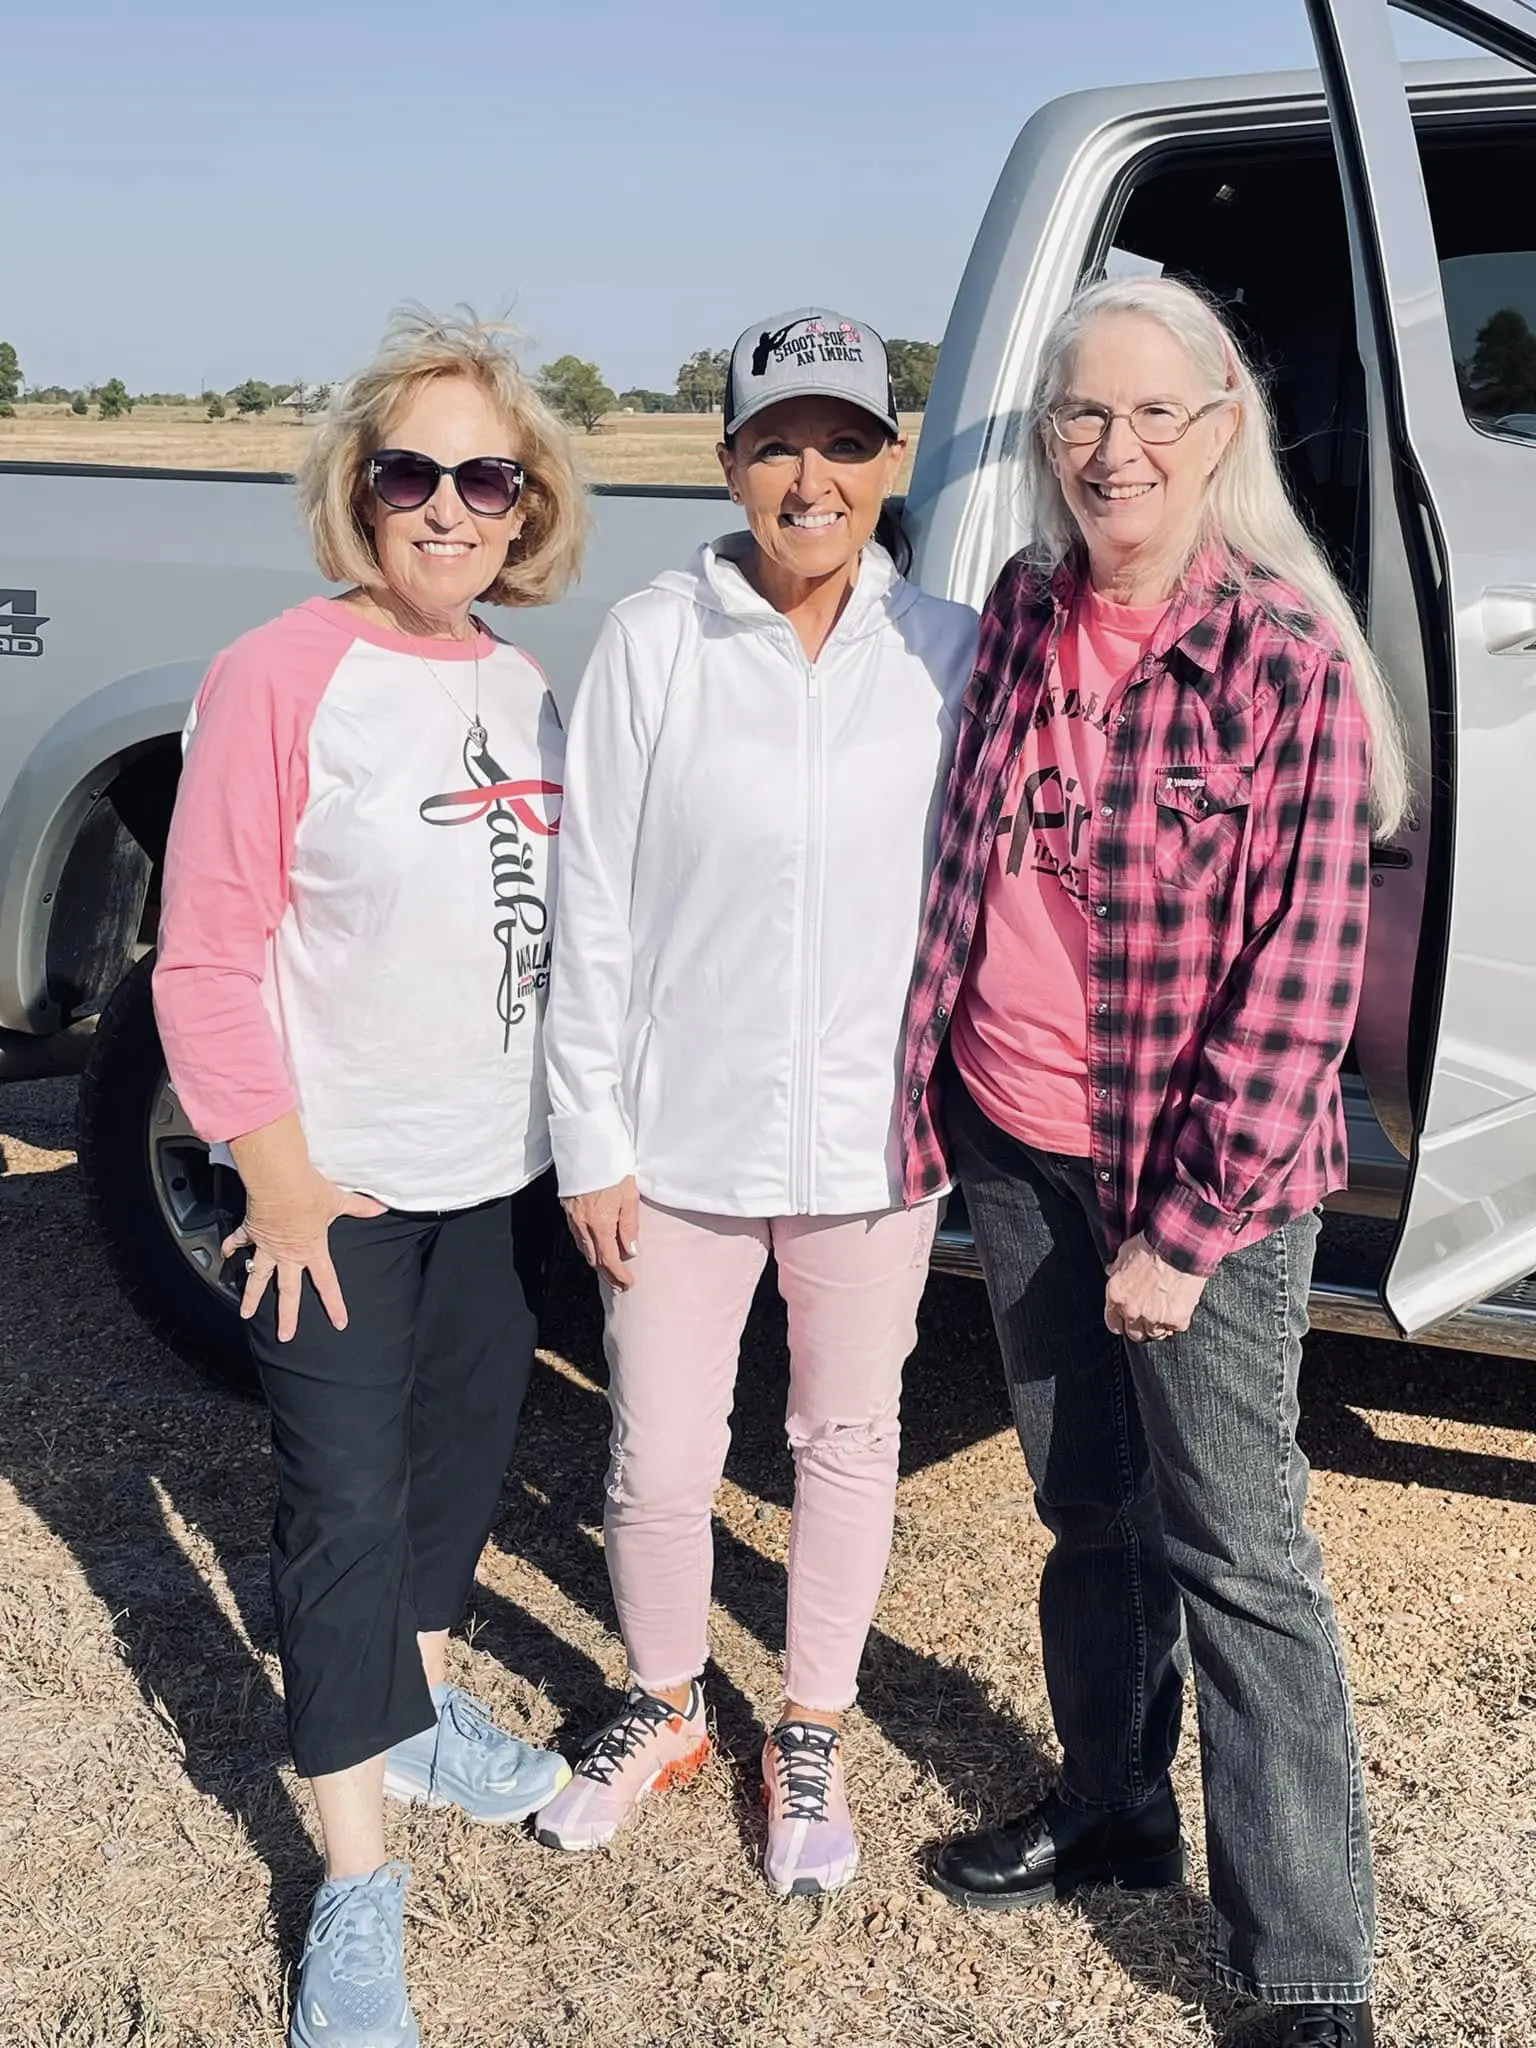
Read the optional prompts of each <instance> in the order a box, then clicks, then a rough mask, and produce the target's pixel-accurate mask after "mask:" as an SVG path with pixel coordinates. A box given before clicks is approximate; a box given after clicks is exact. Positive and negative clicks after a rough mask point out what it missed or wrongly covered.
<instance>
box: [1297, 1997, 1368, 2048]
mask: <svg viewBox="0 0 1536 2048" xmlns="http://www.w3.org/2000/svg"><path fill="white" fill-rule="evenodd" d="M1359 2038H1360V2036H1359V2034H1358V2032H1357V2031H1356V2027H1355V2008H1354V2007H1353V2006H1352V2005H1322V2006H1319V2007H1318V2008H1317V2010H1316V2012H1307V2013H1303V2014H1302V2015H1301V2017H1300V2018H1299V2019H1297V2020H1296V2021H1295V2022H1294V2023H1293V2025H1292V2027H1291V2032H1290V2035H1289V2040H1290V2042H1291V2048H1356V2043H1357V2042H1358V2041H1359Z"/></svg>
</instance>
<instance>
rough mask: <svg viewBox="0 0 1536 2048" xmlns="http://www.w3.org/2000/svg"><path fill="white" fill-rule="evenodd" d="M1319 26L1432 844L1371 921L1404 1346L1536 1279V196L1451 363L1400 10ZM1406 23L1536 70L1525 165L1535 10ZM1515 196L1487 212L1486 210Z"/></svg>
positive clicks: (1436, 207)
mask: <svg viewBox="0 0 1536 2048" xmlns="http://www.w3.org/2000/svg"><path fill="white" fill-rule="evenodd" d="M1307 7H1308V13H1309V15H1310V17H1311V21H1312V28H1313V33H1314V36H1315V37H1316V41H1317V47H1318V55H1319V59H1320V61H1321V65H1322V71H1323V78H1324V83H1325V85H1326V88H1327V94H1328V105H1329V113H1330V116H1331V120H1332V125H1333V130H1334V136H1335V143H1336V147H1337V150H1338V157H1339V167H1340V171H1341V173H1342V177H1343V184H1344V193H1345V201H1346V205H1347V207H1348V211H1349V225H1350V237H1351V247H1352V252H1353V259H1354V274H1355V294H1356V302H1357V312H1358V331H1359V337H1360V352H1361V355H1362V357H1363V359H1364V364H1365V373H1366V378H1367V383H1368V386H1369V387H1370V388H1369V397H1370V419H1371V439H1372V442H1373V443H1374V444H1375V446H1374V449H1373V461H1372V498H1373V521H1372V524H1373V527H1374V529H1375V533H1374V537H1373V546H1372V554H1373V565H1372V566H1373V575H1372V620H1371V628H1372V640H1373V644H1374V645H1375V646H1376V648H1377V650H1378V653H1379V655H1380V656H1381V658H1382V659H1383V662H1384V664H1385V666H1386V667H1387V669H1388V671H1389V673H1390V674H1391V676H1392V678H1393V680H1394V683H1395V684H1397V685H1398V686H1399V688H1400V694H1401V696H1402V698H1403V702H1404V710H1405V716H1406V719H1407V723H1408V726H1409V730H1410V735H1411V739H1412V742H1413V745H1414V751H1415V753H1416V754H1417V755H1418V757H1419V758H1418V760H1417V763H1416V790H1417V795H1416V805H1417V814H1416V827H1415V829H1413V830H1411V831H1408V832H1405V833H1404V834H1402V835H1401V837H1400V842H1399V844H1397V845H1396V846H1391V847H1382V848H1378V849H1377V850H1376V853H1375V856H1374V858H1373V863H1372V865H1373V869H1374V873H1373V877H1372V879H1373V883H1374V884H1375V887H1374V888H1373V892H1372V903H1373V912H1375V913H1378V914H1379V913H1387V914H1386V915H1385V916H1382V917H1381V918H1380V922H1381V924H1382V934H1381V945H1380V946H1379V947H1378V943H1377V938H1378V935H1377V931H1376V925H1377V922H1378V918H1377V916H1375V915H1373V931H1372V950H1373V956H1375V957H1373V961H1372V971H1371V975H1370V977H1369V980H1370V982H1371V984H1372V992H1371V994H1370V995H1369V996H1368V998H1367V1010H1368V1009H1369V1006H1370V1005H1371V1004H1372V1003H1374V1004H1375V1005H1376V1006H1377V1014H1376V1015H1375V1016H1374V1017H1372V1016H1370V1015H1368V1014H1366V1013H1363V1014H1362V1031H1361V1034H1360V1038H1359V1041H1358V1042H1359V1044H1360V1047H1361V1064H1362V1068H1363V1069H1364V1071H1365V1074H1366V1078H1367V1080H1368V1082H1370V1083H1371V1085H1372V1088H1373V1092H1374V1091H1375V1090H1376V1089H1377V1088H1378V1086H1379V1085H1380V1086H1381V1087H1382V1092H1383V1093H1384V1094H1385V1095H1386V1096H1387V1097H1388V1098H1389V1100H1388V1102H1387V1104H1386V1113H1385V1114H1384V1115H1383V1122H1384V1123H1385V1124H1386V1125H1387V1127H1388V1128H1389V1129H1392V1128H1393V1121H1394V1120H1393V1118H1392V1107H1393V1105H1392V1102H1391V1100H1390V1098H1391V1097H1392V1096H1393V1095H1394V1094H1395V1093H1396V1092H1397V1091H1396V1089H1395V1088H1394V1079H1400V1080H1401V1083H1402V1088H1401V1104H1402V1107H1403V1108H1404V1110H1405V1111H1406V1114H1405V1115H1403V1116H1402V1117H1400V1118H1398V1119H1396V1124H1397V1129H1398V1130H1400V1131H1401V1132H1402V1137H1403V1142H1404V1144H1405V1147H1406V1149H1408V1150H1409V1153H1410V1178H1409V1186H1408V1194H1407V1201H1406V1204H1405V1207H1404V1211H1403V1220H1402V1225H1401V1229H1400V1232H1399V1235H1398V1239H1397V1243H1396V1246H1395V1248H1394V1251H1393V1255H1392V1259H1391V1262H1390V1264H1389V1266H1388V1268H1387V1271H1386V1273H1385V1276H1384V1279H1383V1293H1384V1298H1385V1302H1386V1306H1387V1308H1388V1310H1389V1311H1390V1313H1391V1315H1392V1317H1393V1320H1394V1321H1395V1322H1396V1324H1397V1325H1398V1327H1399V1328H1400V1329H1401V1330H1402V1331H1403V1333H1404V1334H1405V1335H1409V1336H1411V1335H1413V1334H1414V1333H1415V1332H1416V1331H1419V1330H1423V1329H1425V1328H1427V1327H1428V1326H1429V1325H1430V1324H1432V1323H1435V1322H1438V1321H1439V1320H1440V1318H1441V1317H1443V1316H1446V1315H1449V1314H1451V1313H1452V1312H1453V1311H1455V1310H1456V1309H1459V1308H1462V1307H1464V1306H1466V1305H1467V1304H1469V1303H1471V1302H1474V1301H1480V1300H1482V1299H1483V1298H1484V1297H1485V1296H1487V1295H1489V1294H1491V1293H1494V1292H1495V1291H1497V1290H1499V1289H1501V1288H1504V1287H1507V1286H1508V1285H1509V1284H1510V1283H1511V1282H1513V1281H1516V1280H1518V1279H1520V1278H1521V1276H1523V1275H1526V1274H1529V1273H1532V1272H1533V1271H1536V902H1533V900H1532V892H1533V886H1536V369H1533V367H1532V365H1533V362H1536V332H1533V329H1536V203H1533V201H1532V196H1531V190H1532V188H1529V187H1528V188H1527V190H1526V193H1525V196H1524V199H1523V201H1522V212H1523V218H1524V221H1525V222H1526V223H1527V224H1526V225H1524V226H1523V227H1521V228H1520V229H1519V230H1517V232H1516V235H1515V238H1514V239H1513V240H1512V239H1511V237H1510V235H1509V234H1508V233H1505V234H1504V235H1503V236H1502V237H1500V236H1499V235H1497V234H1495V235H1494V236H1493V238H1492V239H1491V240H1489V241H1487V242H1486V244H1485V243H1484V242H1483V241H1482V240H1479V239H1478V238H1477V236H1476V235H1475V234H1474V237H1473V239H1472V242H1471V244H1470V246H1471V248H1472V249H1473V250H1474V251H1478V250H1484V249H1486V255H1485V257H1484V259H1483V261H1482V267H1481V269H1480V270H1479V271H1478V272H1477V274H1476V278H1475V282H1476V283H1477V285H1478V287H1479V289H1480V291H1481V293H1482V299H1481V301H1480V302H1479V305H1478V308H1477V311H1478V314H1479V317H1480V318H1481V320H1482V324H1481V325H1480V327H1479V328H1478V332H1477V340H1476V346H1475V347H1473V348H1468V347H1467V346H1466V336H1465V335H1464V334H1461V333H1458V335H1457V336H1456V338H1455V342H1454V344H1453V336H1452V324H1451V321H1450V318H1449V316H1448V312H1447V292H1448V291H1449V290H1451V289H1452V288H1453V286H1454V288H1455V290H1456V291H1457V292H1462V291H1463V287H1464V285H1465V283H1466V279H1467V276H1468V273H1467V271H1466V270H1465V268H1463V269H1462V270H1460V271H1457V270H1455V269H1454V265H1455V264H1456V263H1458V262H1459V263H1461V264H1463V265H1465V264H1466V263H1467V262H1468V261H1469V260H1476V258H1475V257H1474V258H1473V259H1469V258H1468V257H1467V256H1466V255H1465V254H1456V253H1454V251H1453V253H1452V254H1451V255H1450V256H1449V257H1448V255H1447V248H1446V235H1447V230H1446V219H1445V215H1446V207H1445V206H1444V205H1443V204H1441V203H1439V196H1438V195H1437V194H1436V191H1435V184H1434V170H1433V159H1432V156H1431V155H1430V154H1429V152H1430V149H1431V144H1430V142H1429V140H1428V139H1427V138H1428V135H1429V132H1430V131H1429V129H1428V128H1427V127H1426V126H1425V123H1424V121H1423V117H1422V114H1421V116H1420V124H1419V129H1418V131H1417V132H1416V128H1415V122H1414V119H1413V117H1411V116H1410V112H1409V105H1408V98H1407V94H1406V92H1405V89H1404V84H1403V78H1402V71H1401V65H1400V62H1399V58H1398V54H1397V51H1396V48H1395V46H1394V42H1393V36H1392V25H1391V18H1390V8H1389V0H1307ZM1402 11H1403V12H1405V13H1409V14H1412V15H1416V16H1418V17H1419V18H1420V19H1422V20H1424V21H1426V22H1430V23H1432V24H1434V25H1436V26H1438V27H1440V28H1442V29H1446V30H1448V31H1450V32H1451V33H1453V34H1456V35H1458V36H1461V37H1463V38H1465V39H1466V40H1468V41H1469V42H1471V43H1473V44H1475V45H1478V46H1479V47H1480V49H1481V50H1482V51H1484V52H1489V53H1491V54H1493V55H1494V56H1497V57H1501V58H1503V59H1506V60H1508V61H1509V62H1511V63H1512V64H1514V65H1516V66H1518V67H1521V70H1522V71H1523V72H1524V73H1525V74H1526V75H1525V78H1524V80H1523V81H1522V80H1521V79H1519V78H1518V77H1516V78H1515V79H1514V81H1513V84H1512V96H1511V100H1510V120H1511V122H1512V124H1514V125H1513V126H1512V129H1511V133H1512V134H1513V133H1517V132H1520V133H1523V135H1524V137H1525V142H1524V144H1522V145H1521V146H1520V155H1521V159H1522V160H1526V161H1528V160H1529V159H1528V158H1526V157H1525V156H1524V151H1525V149H1526V148H1528V146H1529V140H1530V138H1531V135H1532V132H1533V131H1532V124H1533V121H1536V111H1533V110H1536V92H1532V93H1527V92H1526V91H1525V90H1524V87H1526V86H1531V85H1532V84H1533V82H1536V9H1533V8H1532V7H1530V6H1526V5H1523V4H1521V0H1412V4H1404V5H1403V9H1402ZM1426 164H1428V165H1429V167H1430V170H1429V181H1428V184H1427V183H1426V168H1425V167H1426ZM1503 197H1504V204H1505V207H1506V209H1507V205H1508V196H1507V194H1506V195H1503ZM1498 198H1499V195H1498V194H1497V193H1496V192H1495V191H1493V190H1490V192H1489V201H1490V212H1491V211H1492V210H1493V208H1494V207H1495V206H1496V204H1497V202H1498ZM1437 232H1438V235H1439V244H1438V245H1437ZM1467 246H1468V245H1467V243H1466V238H1465V234H1464V233H1463V242H1462V244H1461V247H1462V248H1463V249H1465V248H1466V247H1467ZM1442 266H1444V268H1443V267H1442ZM1296 289H1297V291H1298V292H1301V293H1305V291H1306V281H1305V279H1298V280H1297V284H1296ZM1490 294H1491V296H1490ZM1463 295H1464V294H1463ZM1501 299H1507V300H1508V301H1509V303H1508V304H1507V305H1505V304H1502V303H1501ZM1464 313H1465V307H1464V306H1461V305H1460V304H1458V315H1459V316H1460V315H1461V314H1464ZM1460 325H1461V326H1462V327H1463V328H1465V327H1466V320H1465V318H1461V319H1460ZM1506 359H1507V363H1508V374H1505V373H1504V372H1503V371H1502V370H1501V364H1502V363H1503V362H1504V361H1505V360H1506ZM1501 377H1502V382H1501ZM1524 378H1529V379H1530V381H1531V383H1532V387H1533V388H1532V390H1531V392H1530V393H1529V395H1523V383H1522V379H1524ZM1517 387H1518V388H1517ZM1394 565H1395V566H1394ZM1378 569H1380V571H1381V573H1380V575H1379V576H1378V574H1377V573H1376V571H1377V570H1378ZM1409 640H1416V641H1417V643H1418V645H1417V646H1416V647H1415V648H1414V649H1413V655H1412V658H1411V659H1410V658H1408V657H1407V656H1406V655H1405V656H1404V659H1403V660H1402V661H1401V662H1400V661H1399V660H1398V659H1396V658H1395V649H1400V648H1402V647H1403V646H1404V644H1405V642H1407V641H1409ZM1404 667H1406V668H1407V669H1408V670H1409V671H1410V672H1409V673H1407V674H1404V673H1403V672H1402V670H1403V668H1404ZM1426 884H1427V886H1426ZM1394 889H1396V890H1397V891H1398V892H1399V894H1398V896H1397V897H1396V898H1394V896H1393V894H1392V891H1393V890H1394ZM1405 893H1406V897H1407V899H1408V900H1409V903H1410V904H1411V909H1412V925H1413V928H1414V942H1413V943H1411V944H1410V945H1409V946H1407V947H1406V948H1405V947H1403V946H1402V945H1401V944H1400V943H1399V944H1398V945H1397V947H1396V954H1397V958H1396V962H1395V966H1396V972H1395V973H1394V972H1393V971H1392V970H1393V967H1394V961H1393V959H1392V957H1391V954H1392V940H1393V933H1392V930H1391V927H1392V924H1393V918H1392V915H1391V912H1392V910H1393V907H1394V904H1395V903H1397V904H1402V903H1403V902H1404V898H1405ZM1401 929H1402V920H1401V919H1399V920H1398V932H1399V936H1400V934H1401ZM1384 998H1386V999H1388V1000H1390V1001H1391V1002H1392V1003H1393V1004H1394V1005H1395V1010H1396V1015H1395V1019H1394V1020H1393V1021H1394V1023H1395V1028H1396V1034H1397V1043H1398V1045H1399V1047H1401V1048H1403V1051H1402V1057H1401V1063H1400V1073H1399V1075H1398V1076H1396V1077H1394V1076H1393V1075H1392V1074H1390V1073H1384V1072H1382V1071H1380V1069H1379V1068H1378V1071H1377V1072H1376V1073H1374V1074H1373V1072H1372V1060H1371V1049H1372V1043H1373V1041H1375V1042H1377V1043H1380V1042H1381V1041H1383V1040H1384V1038H1385V1037H1386V1036H1387V1035H1388V1034H1387V1033H1385V1032H1384V1031H1383V1029H1382V1028H1381V1027H1382V1023H1383V1019H1382V1017H1381V1014H1380V1006H1381V1004H1382V1001H1383V999H1384ZM1388 1064H1390V1062H1389V1063H1388Z"/></svg>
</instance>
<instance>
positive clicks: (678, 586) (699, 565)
mask: <svg viewBox="0 0 1536 2048" xmlns="http://www.w3.org/2000/svg"><path fill="white" fill-rule="evenodd" d="M756 545H757V543H756V542H755V541H754V540H753V539H752V536H751V535H750V534H749V533H727V534H722V535H721V537H720V538H719V539H718V540H713V541H706V542H705V543H704V545H703V546H702V547H701V548H700V549H699V550H698V552H697V553H696V554H695V555H694V557H693V560H692V561H691V562H690V563H689V564H688V567H687V568H686V569H669V570H667V571H666V572H665V573H664V574H662V575H660V576H658V577H657V578H656V579H655V582H654V583H653V585H652V588H653V589H656V590H670V591H673V592H675V593H676V594H677V595H679V596H682V597H687V598H690V599H692V601H693V602H694V603H695V604H698V605H702V606H703V607H704V609H705V610H706V611H712V612H718V613H720V614H722V615H723V616H724V617H726V618H729V619H733V620H737V621H739V622H740V623H741V624H742V625H743V626H747V627H755V628H760V627H764V626H770V625H771V626H775V627H782V626H783V625H784V623H785V620H784V614H783V613H782V612H780V611H777V610H775V608H774V607H773V606H772V605H771V604H770V603H769V602H768V600H767V598H766V597H764V596H763V595H762V593H761V592H760V591H758V590H755V589H754V588H753V586H752V585H751V584H750V583H749V582H748V581H747V578H746V575H745V573H744V572H743V569H742V563H743V562H744V561H745V560H746V559H747V558H748V557H749V556H750V554H751V552H752V550H753V549H754V548H755V547H756ZM917 597H918V592H917V589H916V586H915V585H913V584H911V583H909V582H908V581H907V580H906V578H905V577H904V576H901V575H899V574H898V573H897V569H896V564H895V563H894V562H893V561H892V560H891V558H890V556H889V554H888V553H887V552H886V550H885V549H884V548H883V547H881V545H880V543H879V542H878V541H873V540H871V541H867V542H866V543H865V545H864V549H863V552H862V553H861V554H860V556H859V567H858V576H857V578H856V580H855V582H854V586H853V589H852V591H851V593H850V594H849V598H848V603H847V605H846V606H845V607H844V609H843V615H842V617H841V618H840V619H839V620H838V622H837V624H836V625H835V626H834V627H833V629H832V631H831V633H830V634H829V635H828V636H827V643H826V648H824V649H823V653H825V652H826V651H827V650H829V649H831V648H832V647H833V646H834V645H835V644H837V643H840V642H843V641H847V640H862V639H864V638H865V637H866V636H867V635H868V634H870V633H876V632H879V631H880V629H881V628H882V627H883V626H884V625H886V624H887V623H888V622H889V621H890V620H892V619H896V618H899V617H900V616H901V614H902V613H903V612H904V611H906V610H908V608H909V607H910V606H911V605H913V604H915V603H916V602H917Z"/></svg>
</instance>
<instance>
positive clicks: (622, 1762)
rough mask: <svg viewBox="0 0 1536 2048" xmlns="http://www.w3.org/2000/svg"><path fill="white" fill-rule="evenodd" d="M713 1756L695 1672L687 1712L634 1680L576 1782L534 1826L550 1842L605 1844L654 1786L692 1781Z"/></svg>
mask: <svg viewBox="0 0 1536 2048" xmlns="http://www.w3.org/2000/svg"><path fill="white" fill-rule="evenodd" d="M708 1756H709V1731H708V1729H707V1727H706V1726H705V1722H704V1694H703V1692H702V1690H701V1689H700V1687H699V1684H698V1681H697V1680H695V1681H694V1686H693V1693H692V1696H691V1698H690V1699H689V1702H688V1707H687V1711H686V1712H684V1713H679V1712H678V1710H677V1708H676V1707H673V1706H669V1705H668V1704H667V1702H666V1701H665V1700H659V1699H657V1698H656V1696H655V1694H654V1693H649V1692H642V1691H641V1689H640V1687H639V1686H633V1687H632V1688H631V1689H630V1693H629V1697H628V1698H627V1699H626V1700H625V1702H624V1705H623V1708H622V1710H621V1711H620V1712H619V1713H618V1714H617V1715H615V1717H614V1719H613V1720H611V1721H610V1722H609V1723H608V1725H607V1727H606V1728H603V1729H601V1730H600V1731H599V1732H598V1733H597V1734H596V1735H595V1736H594V1737H593V1738H592V1740H591V1742H590V1743H589V1744H588V1745H587V1748H586V1752H585V1754H584V1755H583V1756H582V1759H581V1761H580V1763H578V1764H577V1766H576V1769H575V1773H574V1775H573V1776H572V1778H571V1782H570V1783H569V1784H568V1785H567V1786H566V1787H565V1789H564V1790H563V1791H561V1792H557V1793H556V1794H555V1796H554V1798H553V1799H551V1800H550V1802H549V1804H548V1805H547V1806H543V1807H541V1808H540V1809H539V1813H538V1816H537V1818H536V1819H535V1821H534V1829H533V1831H534V1834H535V1835H536V1836H537V1838H538V1840H539V1841H541V1842H543V1843H544V1845H545V1846H546V1847H547V1848H550V1849H600V1848H601V1847H602V1846H603V1844H604V1843H605V1842H611V1841H612V1840H613V1838H614V1836H615V1835H616V1834H617V1833H618V1831H619V1829H620V1827H621V1826H622V1824H623V1823H624V1821H626V1820H627V1819H628V1818H629V1815H630V1814H631V1813H632V1812H633V1810H634V1809H635V1807H637V1806H638V1805H639V1803H640V1801H641V1800H642V1799H644V1797H645V1796H646V1794H647V1793H648V1792H665V1791H666V1790H667V1788H668V1787H669V1786H672V1785H686V1784H687V1782H688V1780H689V1779H690V1778H692V1777H696V1776H697V1775H698V1773H699V1772H700V1771H701V1770H702V1769H703V1768H704V1764H705V1761H706V1759H707V1758H708Z"/></svg>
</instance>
